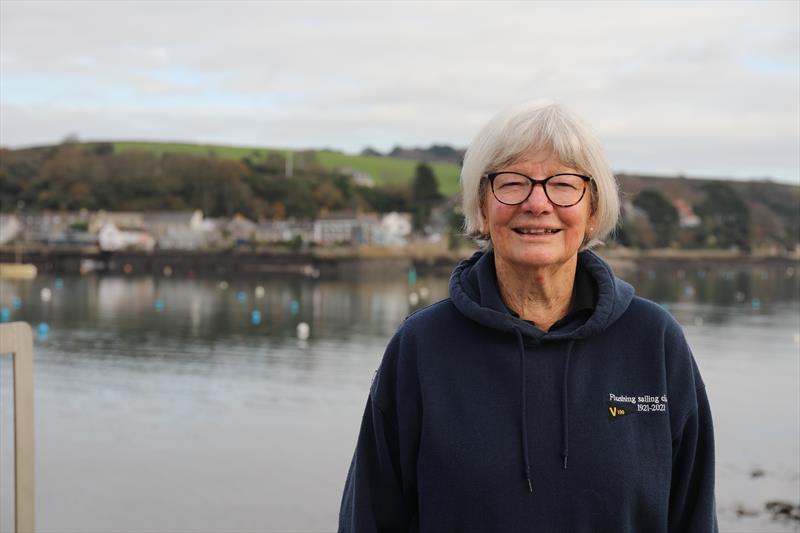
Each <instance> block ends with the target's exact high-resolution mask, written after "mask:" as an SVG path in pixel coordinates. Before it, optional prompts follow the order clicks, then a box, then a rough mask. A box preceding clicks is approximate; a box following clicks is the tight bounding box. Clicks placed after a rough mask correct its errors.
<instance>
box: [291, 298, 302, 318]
mask: <svg viewBox="0 0 800 533" xmlns="http://www.w3.org/2000/svg"><path fill="white" fill-rule="evenodd" d="M289 312H290V313H292V314H293V315H296V314H297V313H299V312H300V302H298V301H297V300H292V303H290V304H289Z"/></svg>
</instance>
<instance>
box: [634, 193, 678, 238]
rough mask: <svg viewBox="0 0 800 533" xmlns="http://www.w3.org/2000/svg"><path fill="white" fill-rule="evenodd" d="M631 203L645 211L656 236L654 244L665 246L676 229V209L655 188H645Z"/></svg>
mask: <svg viewBox="0 0 800 533" xmlns="http://www.w3.org/2000/svg"><path fill="white" fill-rule="evenodd" d="M633 205H635V206H636V207H638V208H639V209H641V210H642V211H644V212H645V213H647V218H648V219H649V220H650V224H651V225H652V227H653V231H654V232H655V236H656V246H658V247H660V248H667V247H669V246H670V244H671V243H672V239H673V237H674V235H675V232H676V230H677V229H678V211H677V209H675V207H674V206H673V205H672V203H670V201H669V200H667V199H666V198H665V197H664V195H662V194H661V193H660V192H658V191H657V190H655V189H645V190H643V191H642V192H640V193H639V194H638V195H637V196H636V198H634V200H633Z"/></svg>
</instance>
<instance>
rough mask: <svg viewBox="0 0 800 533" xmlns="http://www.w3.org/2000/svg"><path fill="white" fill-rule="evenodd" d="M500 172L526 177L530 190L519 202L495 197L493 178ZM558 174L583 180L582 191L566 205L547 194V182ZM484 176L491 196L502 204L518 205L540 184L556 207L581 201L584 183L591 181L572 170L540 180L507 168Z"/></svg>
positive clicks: (584, 189) (583, 194)
mask: <svg viewBox="0 0 800 533" xmlns="http://www.w3.org/2000/svg"><path fill="white" fill-rule="evenodd" d="M500 174H515V175H517V176H522V177H523V178H527V180H528V181H530V182H531V190H529V191H528V194H527V195H526V196H525V198H523V199H522V200H520V201H519V202H515V203H513V204H510V203H508V202H504V201H503V200H501V199H500V198H498V197H497V193H496V192H494V179H495V178H496V177H497V176H499V175H500ZM558 176H575V177H577V178H581V179H582V180H583V191H582V192H581V197H580V198H578V199H577V200H576V201H575V202H573V203H571V204H566V205H564V204H558V203H556V202H554V201H553V199H552V198H550V195H549V194H547V182H548V181H550V180H551V179H553V178H557V177H558ZM484 177H485V178H486V179H488V180H489V184H490V185H491V188H492V196H494V198H495V200H497V201H498V202H500V203H501V204H503V205H519V204H522V203H525V201H526V200H527V199H528V198H530V197H531V194H533V189H534V187H536V185H539V184H541V186H542V190H543V191H544V195H545V196H546V197H547V199H548V200H549V201H550V203H551V204H553V205H555V206H558V207H572V206H573V205H578V204H579V203H581V200H583V197H584V196H586V189H587V187H586V184H587V183H589V182H590V181H592V177H591V176H584V175H583V174H575V173H574V172H560V173H558V174H553V175H552V176H548V177H546V178H544V179H542V180H535V179H533V178H532V177H530V176H526V175H525V174H522V173H520V172H511V171H508V170H506V171H503V172H490V173H489V174H486V175H485V176H484Z"/></svg>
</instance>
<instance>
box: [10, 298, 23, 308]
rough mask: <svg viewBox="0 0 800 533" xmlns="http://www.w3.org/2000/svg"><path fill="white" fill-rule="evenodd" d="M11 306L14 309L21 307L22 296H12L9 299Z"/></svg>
mask: <svg viewBox="0 0 800 533" xmlns="http://www.w3.org/2000/svg"><path fill="white" fill-rule="evenodd" d="M11 307H13V308H14V309H19V308H20V307H22V298H20V297H19V296H14V298H12V299H11Z"/></svg>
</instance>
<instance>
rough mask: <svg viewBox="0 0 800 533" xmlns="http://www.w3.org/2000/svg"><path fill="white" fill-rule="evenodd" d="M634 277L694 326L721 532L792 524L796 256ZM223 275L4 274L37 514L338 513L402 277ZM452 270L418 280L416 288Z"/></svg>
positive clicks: (796, 452) (190, 521)
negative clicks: (787, 509) (26, 357)
mask: <svg viewBox="0 0 800 533" xmlns="http://www.w3.org/2000/svg"><path fill="white" fill-rule="evenodd" d="M626 277H627V278H629V279H630V280H631V281H632V282H633V283H634V284H635V285H636V286H637V291H638V292H639V293H640V294H642V295H644V296H648V297H651V298H654V299H656V300H658V301H659V302H662V303H664V304H665V305H666V306H667V307H668V309H669V310H670V311H671V312H672V313H673V314H674V315H675V316H676V318H678V320H679V321H680V322H681V323H682V324H683V325H684V329H685V332H686V335H687V337H688V339H689V342H690V344H691V346H692V348H693V351H694V353H695V356H696V358H697V360H698V364H699V366H700V368H701V370H702V372H703V377H704V379H705V381H706V383H707V389H708V393H709V397H710V400H711V402H712V408H713V412H714V416H715V429H716V434H717V461H718V468H717V476H718V482H717V499H718V506H719V515H720V520H721V526H722V531H735V532H772V531H775V532H779V531H792V530H793V529H792V525H791V524H785V523H780V522H775V521H773V520H772V519H771V518H770V517H769V516H768V515H767V513H765V511H764V505H765V503H766V502H767V501H769V500H771V499H779V500H787V501H789V502H793V503H795V504H797V503H800V444H799V443H800V388H799V387H800V386H799V385H798V382H799V380H800V359H799V357H798V352H799V351H800V295H799V294H798V287H799V285H798V274H796V273H795V272H794V271H792V272H791V273H790V272H789V271H786V270H783V269H778V270H775V269H773V270H769V271H767V270H764V271H753V272H734V271H731V272H726V271H694V270H691V268H689V267H687V269H685V270H681V271H670V272H661V271H652V272H646V271H644V272H635V273H633V272H632V273H628V274H627V275H626ZM220 281H223V280H175V279H153V278H107V277H106V278H102V277H80V278H65V279H63V281H61V282H59V280H56V279H55V278H49V277H40V278H37V279H36V280H35V281H32V282H8V281H0V307H8V308H9V309H11V314H12V316H11V318H12V320H26V321H28V322H30V323H31V324H32V325H34V327H36V326H37V325H38V324H47V331H43V330H40V332H42V333H44V334H43V335H40V336H39V337H38V338H37V340H36V344H35V348H34V349H35V377H34V380H35V394H36V396H35V407H36V421H35V422H36V446H37V448H36V461H37V462H36V475H37V502H36V505H37V528H38V529H39V530H41V531H87V532H94V531H96V532H101V531H102V532H106V531H131V532H133V531H173V530H180V531H232V530H236V531H332V530H334V529H335V526H336V518H337V514H338V505H339V498H340V495H341V490H342V486H343V483H344V478H345V475H346V472H347V467H348V465H349V461H350V457H351V455H352V452H353V447H354V445H355V440H356V436H357V431H358V426H359V424H360V418H361V414H362V410H363V406H364V401H365V399H366V395H367V391H368V387H369V383H370V380H371V378H372V374H373V372H374V370H375V368H376V367H377V365H378V363H379V360H380V357H381V355H382V353H383V349H384V346H385V344H386V341H387V340H388V338H389V337H390V336H391V334H392V333H393V332H394V330H395V329H396V328H397V326H398V324H399V323H400V322H401V321H402V320H403V318H404V317H405V316H406V315H407V314H408V313H409V312H410V311H411V310H413V308H412V306H411V305H410V304H409V300H410V299H409V292H410V290H409V280H408V278H407V276H403V277H402V279H398V280H389V281H381V282H363V283H354V282H352V283H348V282H325V281H311V280H301V279H290V278H279V279H252V280H247V281H241V280H238V281H237V280H225V281H227V283H228V285H227V286H225V284H222V285H221V284H220ZM446 284H447V282H446V280H444V279H425V278H420V279H418V280H416V292H417V294H418V295H419V294H425V292H426V291H422V290H420V288H421V287H424V288H425V289H427V295H425V297H422V298H420V300H419V302H418V304H417V306H421V305H425V304H426V303H428V302H432V301H436V300H438V299H441V298H443V297H445V296H446V290H447V287H446ZM258 287H262V290H258V289H257V288H258ZM44 288H50V289H51V291H50V294H49V298H45V299H43V298H42V289H44ZM241 293H244V297H242V294H241ZM259 296H261V297H259ZM15 298H19V303H20V305H19V307H18V308H17V309H13V305H12V304H13V300H14V299H15ZM256 310H257V311H258V312H259V317H260V320H259V321H258V322H254V321H253V320H252V317H253V311H256ZM300 322H305V323H307V324H308V325H309V326H310V336H309V338H308V340H299V339H298V338H297V335H296V331H297V324H298V323H300ZM7 360H8V358H7V357H2V358H0V384H2V385H3V386H4V388H6V389H7V387H6V383H7V379H6V378H7V376H8V372H9V371H10V369H9V364H8V361H7ZM2 405H3V410H6V409H7V408H8V402H4V403H3V404H2ZM0 420H2V421H3V423H4V426H3V428H4V431H3V436H5V435H7V434H8V433H7V432H6V431H5V429H6V428H7V427H8V425H7V423H8V418H7V417H4V418H0ZM0 438H2V436H0ZM2 442H4V443H5V441H2ZM4 447H6V448H7V445H6V444H4ZM3 464H4V465H5V464H6V463H3ZM754 471H762V472H763V475H760V476H757V477H752V473H753V472H754ZM4 472H5V470H4ZM3 476H5V473H4V474H3ZM3 486H5V485H3ZM2 494H3V496H4V497H6V496H5V495H7V494H8V491H7V490H4V491H2ZM4 505H7V502H5V504H4ZM5 509H7V507H5V506H4V507H0V510H5ZM737 510H746V511H753V512H756V513H757V515H756V516H748V517H743V518H739V517H738V516H737ZM4 515H5V517H4V518H3V519H2V520H4V521H7V520H8V518H7V516H8V515H7V513H4ZM2 527H7V526H4V524H3V523H2V522H0V528H2ZM795 530H796V529H795Z"/></svg>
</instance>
